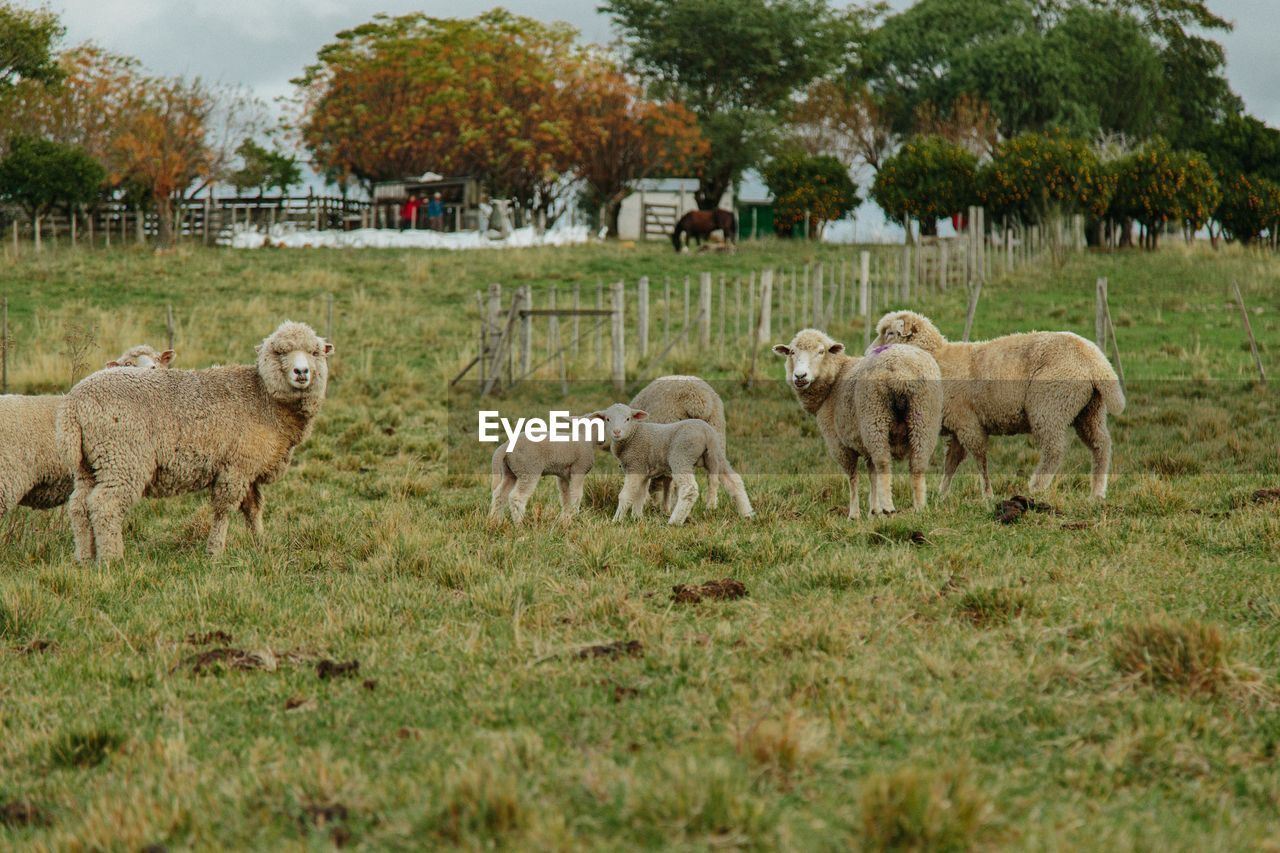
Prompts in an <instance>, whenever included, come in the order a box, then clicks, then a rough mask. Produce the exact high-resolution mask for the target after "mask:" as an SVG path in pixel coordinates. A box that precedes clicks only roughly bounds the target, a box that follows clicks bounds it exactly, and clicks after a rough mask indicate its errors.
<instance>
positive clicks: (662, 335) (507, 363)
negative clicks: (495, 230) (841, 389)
mask: <svg viewBox="0 0 1280 853" xmlns="http://www.w3.org/2000/svg"><path fill="white" fill-rule="evenodd" d="M971 213H972V217H971V219H970V221H972V222H975V223H976V224H977V225H978V226H979V227H975V228H973V229H971V230H970V231H969V232H966V233H965V234H963V235H962V236H960V237H956V238H948V239H935V240H928V241H925V242H922V243H919V244H917V245H914V246H912V245H903V246H872V247H868V248H864V249H860V250H859V249H851V250H850V251H849V253H848V256H847V257H844V258H841V259H840V260H838V261H835V262H824V263H810V264H805V265H803V266H794V267H766V268H763V269H759V270H754V271H751V272H749V273H745V274H735V275H732V276H730V275H726V274H719V273H711V272H701V273H698V274H695V275H687V276H683V277H677V278H675V279H673V278H671V277H669V276H667V277H661V278H660V277H657V276H641V277H640V278H639V279H637V280H636V281H634V282H626V281H614V282H610V283H606V282H604V281H597V282H595V283H594V284H591V283H585V284H584V283H582V282H575V283H572V284H567V285H566V284H550V285H546V286H539V287H537V288H536V289H535V287H534V286H532V285H529V284H523V285H520V286H519V287H517V288H515V290H514V292H508V291H504V288H503V286H502V285H501V284H498V283H495V284H491V285H490V286H489V288H488V290H487V291H485V292H480V291H477V292H476V294H475V299H476V306H477V315H478V321H479V322H478V331H477V336H476V338H475V339H474V340H475V343H474V344H473V346H472V347H470V348H469V349H470V350H471V354H470V356H469V360H468V361H467V363H466V364H465V366H464V367H463V368H462V369H461V371H460V372H459V373H458V374H457V375H456V376H455V377H454V378H453V380H452V382H451V383H450V384H451V385H456V384H457V383H458V382H460V381H462V380H463V379H464V378H468V377H470V378H471V379H478V380H479V383H480V390H481V394H489V393H492V392H494V391H497V390H501V389H504V388H508V387H510V386H512V385H514V384H516V383H518V382H520V381H523V380H528V379H538V380H542V381H559V382H560V383H561V384H562V386H564V384H565V383H567V382H568V380H569V378H570V377H571V376H572V377H574V378H586V377H592V378H600V377H602V376H603V375H605V373H606V371H607V375H608V376H609V378H610V379H611V380H612V382H613V384H614V386H615V387H617V388H618V389H621V388H622V387H623V386H624V385H625V384H626V382H627V379H628V376H630V377H631V378H636V377H642V376H647V375H649V374H654V375H657V374H658V373H660V372H666V371H665V370H664V367H666V366H668V365H669V363H670V361H671V360H674V359H679V358H687V357H690V356H693V355H701V354H710V355H712V356H713V357H723V356H725V355H726V354H732V353H734V352H738V353H741V354H742V355H743V356H744V357H747V356H750V362H751V363H750V366H749V368H748V371H749V372H748V381H749V382H750V381H752V380H753V378H754V376H755V355H756V354H757V351H758V350H759V348H760V346H761V345H764V344H768V343H773V342H774V341H773V337H774V336H775V335H790V334H792V333H794V332H795V330H797V329H800V328H803V327H804V326H817V327H820V328H825V329H830V330H833V331H834V333H836V334H839V335H844V336H852V335H856V334H857V333H858V332H859V331H861V333H862V339H863V346H864V347H865V346H867V345H869V344H870V343H871V338H872V337H873V335H874V330H873V328H872V325H873V324H874V322H875V320H876V318H878V317H879V316H880V315H881V314H882V313H884V312H885V311H888V310H891V309H892V308H894V307H901V306H905V305H910V304H919V303H920V302H921V301H925V300H927V299H928V298H929V297H930V296H931V295H933V294H938V293H944V292H946V291H948V290H950V289H952V288H957V287H962V288H965V293H966V296H967V303H968V310H967V312H966V319H965V338H966V339H967V338H968V336H969V332H970V331H971V329H972V326H973V320H974V316H975V314H976V312H977V310H978V305H979V300H980V297H981V293H982V284H983V282H984V281H988V280H990V279H991V278H993V277H1000V276H1004V275H1006V274H1008V273H1009V272H1011V271H1013V270H1014V269H1016V268H1018V267H1020V266H1022V265H1024V264H1028V263H1035V262H1038V261H1040V260H1042V259H1045V258H1048V257H1050V256H1051V254H1053V253H1054V252H1056V251H1060V250H1061V246H1062V245H1066V246H1068V247H1070V248H1074V249H1080V248H1082V247H1083V238H1082V235H1081V239H1080V240H1078V241H1074V240H1072V239H1071V237H1070V233H1069V231H1068V230H1066V229H1064V232H1063V234H1060V235H1058V237H1060V238H1063V239H1062V240H1061V241H1059V242H1058V243H1057V244H1055V243H1054V241H1051V240H1050V239H1048V238H1046V236H1045V235H1044V233H1043V232H1042V231H1040V230H1039V229H1026V230H1023V231H1015V230H1014V229H1012V228H1008V229H1000V230H996V231H987V232H986V234H987V237H986V239H985V240H984V239H981V238H980V237H979V235H980V234H982V233H984V230H983V229H982V228H981V222H982V213H981V211H980V210H978V211H973V212H971ZM1055 245H1056V246H1057V248H1054V246H1055ZM606 340H607V342H608V344H607V346H606ZM606 353H607V355H606Z"/></svg>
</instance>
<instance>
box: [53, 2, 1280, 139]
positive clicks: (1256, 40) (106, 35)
mask: <svg viewBox="0 0 1280 853" xmlns="http://www.w3.org/2000/svg"><path fill="white" fill-rule="evenodd" d="M599 2H600V0H506V2H505V3H498V2H494V0H450V2H448V3H443V2H439V0H435V1H434V2H427V3H423V2H417V3H414V2H404V0H373V2H368V0H51V2H50V3H49V5H50V6H52V8H53V9H54V10H55V11H57V12H59V13H60V14H61V15H62V20H63V22H64V23H65V24H66V26H67V40H68V42H70V43H73V44H74V43H79V42H83V41H93V42H96V43H98V44H99V45H101V46H102V47H105V48H107V49H109V50H112V51H115V52H117V53H125V54H128V55H130V56H135V57H137V58H138V59H140V60H142V62H143V64H144V65H145V66H147V67H148V68H149V69H150V70H152V71H154V72H158V73H162V74H168V75H174V74H189V75H199V76H201V77H205V78H208V79H212V80H218V81H222V82H227V83H231V82H240V83H245V84H247V85H249V86H251V87H252V88H253V89H254V90H255V91H256V92H257V93H258V94H259V95H260V96H261V97H263V98H264V99H266V100H268V101H271V100H273V99H274V98H275V97H277V96H279V95H284V94H288V93H289V91H290V86H289V79H290V78H291V77H294V76H296V75H297V74H298V73H299V71H300V70H301V69H302V67H303V66H304V65H306V64H307V63H309V62H310V61H312V60H313V59H315V55H316V50H317V49H318V48H319V47H320V46H322V45H323V44H325V43H326V42H327V41H329V40H330V39H331V38H332V36H333V34H334V33H336V32H338V31H339V30H341V29H345V28H347V27H351V26H354V25H356V24H359V23H361V22H363V21H367V20H368V19H369V18H370V17H372V16H373V15H374V14H375V13H377V12H387V13H389V14H403V13H406V12H412V11H421V12H425V13H427V14H429V15H436V16H461V17H468V16H471V15H475V14H479V13H480V12H483V11H485V10H486V9H489V8H492V7H493V6H494V5H504V6H506V7H507V8H508V9H510V10H511V11H513V12H516V13H518V14H522V15H527V16H529V17H533V18H539V19H542V20H560V21H567V22H568V23H570V24H572V25H573V26H575V27H577V28H578V30H580V31H581V32H582V35H583V38H584V39H585V40H588V41H599V42H604V41H608V40H609V38H610V31H609V23H608V20H607V19H606V18H605V17H604V16H602V15H600V14H598V13H597V12H596V11H595V9H596V6H597V5H598V4H599ZM837 2H838V0H837ZM32 5H35V4H32ZM891 5H892V6H894V7H896V8H903V7H906V6H909V5H910V0H891ZM1209 6H1210V8H1212V9H1213V10H1214V11H1215V12H1217V13H1218V14H1220V15H1222V16H1223V17H1226V18H1228V19H1230V20H1232V21H1234V22H1235V24H1236V28H1235V31H1234V32H1232V33H1231V34H1229V35H1227V36H1226V37H1225V38H1224V40H1223V41H1224V43H1225V45H1226V48H1227V62H1228V76H1229V77H1230V79H1231V84H1232V86H1233V87H1234V88H1235V90H1236V91H1237V92H1239V93H1240V94H1241V95H1242V96H1243V97H1244V100H1245V103H1246V104H1247V105H1248V108H1249V111H1250V112H1251V113H1253V114H1254V115H1256V116H1258V117H1259V118H1262V119H1265V120H1266V121H1267V122H1268V123H1269V124H1271V125H1273V126H1277V127H1280V73H1278V72H1277V71H1276V64H1275V54H1276V50H1275V45H1276V44H1278V43H1280V14H1277V13H1278V12H1280V0H1210V2H1209Z"/></svg>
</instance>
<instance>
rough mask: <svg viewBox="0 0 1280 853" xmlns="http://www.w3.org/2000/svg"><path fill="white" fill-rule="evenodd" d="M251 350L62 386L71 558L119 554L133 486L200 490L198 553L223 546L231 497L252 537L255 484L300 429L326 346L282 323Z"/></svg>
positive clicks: (309, 417) (321, 387)
mask: <svg viewBox="0 0 1280 853" xmlns="http://www.w3.org/2000/svg"><path fill="white" fill-rule="evenodd" d="M256 351H257V363H256V364H255V365H231V366H225V367H210V368H206V369H204V370H163V371H161V370H157V371H141V370H121V369H114V370H104V371H100V372H98V373H95V374H93V375H92V376H90V377H88V378H86V379H83V380H81V381H80V383H79V384H77V385H76V386H75V387H74V388H72V389H71V391H70V392H69V393H68V394H67V396H66V399H65V401H64V403H63V405H62V407H61V408H60V409H59V411H58V445H59V448H60V449H61V452H62V457H63V460H64V462H65V464H66V465H67V467H68V468H69V469H70V470H71V471H73V472H74V475H75V490H74V492H72V495H71V502H70V504H69V505H68V513H69V515H70V517H71V528H72V533H73V535H74V537H75V556H76V559H77V560H79V561H81V562H84V561H88V560H94V559H96V560H98V561H99V562H109V561H111V560H114V559H118V558H120V557H122V556H123V555H124V541H123V535H122V532H121V531H122V526H123V524H124V517H125V514H126V513H127V512H128V510H129V508H130V507H131V506H132V505H133V504H134V503H136V502H137V501H138V500H140V499H141V498H142V497H143V496H144V495H145V496H147V497H166V496H170V495H180V494H185V493H188V492H195V491H200V490H203V489H209V491H210V495H211V500H212V504H213V521H212V523H211V524H210V528H209V537H208V541H207V543H206V551H207V553H208V554H209V555H210V556H216V555H217V554H220V553H221V552H222V551H223V549H224V547H225V546H226V539H227V523H228V514H229V513H230V512H231V511H232V510H234V509H235V508H237V507H239V509H240V511H241V513H243V515H244V518H245V522H246V524H247V525H248V527H249V529H250V531H251V532H252V533H253V534H254V537H255V539H258V540H261V538H262V533H263V527H262V510H263V499H262V487H263V485H264V484H267V483H271V482H274V481H275V480H277V479H278V478H279V477H280V476H281V475H282V474H283V473H284V472H285V470H286V469H287V468H288V465H289V461H290V459H291V457H292V455H293V449H294V448H295V447H296V446H297V445H298V444H299V443H301V442H302V441H303V440H304V439H305V438H306V437H307V435H308V434H309V433H310V432H311V427H312V423H313V421H314V420H315V417H316V415H317V414H318V413H319V411H320V406H321V403H322V402H323V401H324V396H325V391H326V388H327V385H328V378H329V367H328V358H329V355H330V354H331V353H332V352H333V345H332V344H330V343H328V342H327V341H325V340H324V339H322V338H320V337H319V336H318V335H316V333H315V332H314V331H312V330H311V327H310V326H307V325H305V324H303V323H292V322H285V323H282V324H281V325H280V326H279V328H277V329H276V330H275V331H274V332H272V333H271V334H270V335H269V336H268V337H267V338H266V339H265V340H263V341H262V343H261V344H259V345H258V346H257V347H256Z"/></svg>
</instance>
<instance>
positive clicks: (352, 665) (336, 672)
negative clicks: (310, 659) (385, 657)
mask: <svg viewBox="0 0 1280 853" xmlns="http://www.w3.org/2000/svg"><path fill="white" fill-rule="evenodd" d="M359 672H360V661H358V660H355V659H354V658H353V659H352V660H349V661H344V662H342V663H339V662H338V661H332V660H322V661H320V663H318V664H316V677H317V678H319V679H320V680H321V681H329V680H330V679H334V678H353V677H355V675H357V674H358V673H359Z"/></svg>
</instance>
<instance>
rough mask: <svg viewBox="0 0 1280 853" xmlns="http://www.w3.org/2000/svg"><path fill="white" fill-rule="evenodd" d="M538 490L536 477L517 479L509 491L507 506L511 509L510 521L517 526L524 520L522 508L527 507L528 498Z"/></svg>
mask: <svg viewBox="0 0 1280 853" xmlns="http://www.w3.org/2000/svg"><path fill="white" fill-rule="evenodd" d="M537 488H538V478H537V477H517V478H516V484H515V488H513V489H512V490H511V496H510V498H509V500H508V505H509V506H510V508H511V520H512V521H513V522H515V523H516V524H519V523H520V522H521V521H523V520H524V508H525V507H526V506H528V505H529V498H531V497H533V492H534V490H535V489H537Z"/></svg>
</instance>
